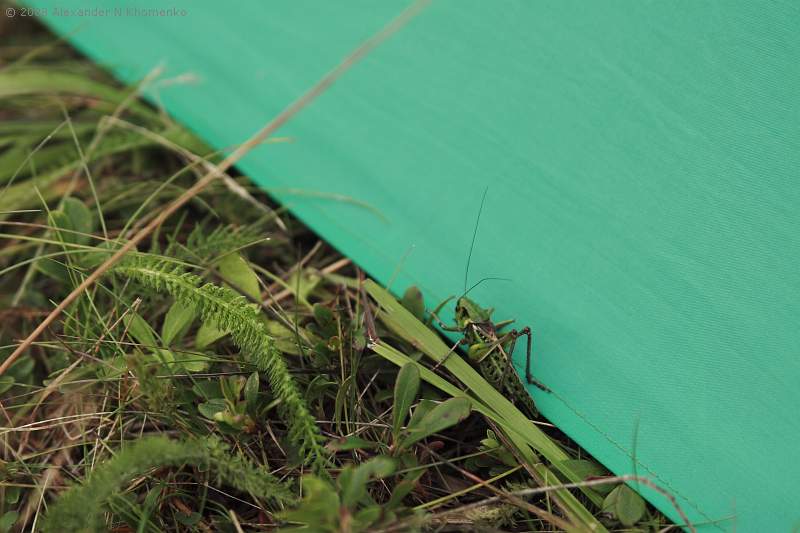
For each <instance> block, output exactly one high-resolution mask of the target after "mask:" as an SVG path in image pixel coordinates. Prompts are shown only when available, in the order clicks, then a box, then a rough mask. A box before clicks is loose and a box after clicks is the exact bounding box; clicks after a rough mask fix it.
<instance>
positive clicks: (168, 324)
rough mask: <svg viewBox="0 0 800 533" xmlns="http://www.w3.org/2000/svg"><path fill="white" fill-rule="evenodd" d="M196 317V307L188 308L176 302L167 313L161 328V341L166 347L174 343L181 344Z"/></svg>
mask: <svg viewBox="0 0 800 533" xmlns="http://www.w3.org/2000/svg"><path fill="white" fill-rule="evenodd" d="M195 315H196V311H195V308H194V306H186V305H184V304H183V303H181V302H177V301H176V302H175V303H173V304H172V306H171V307H170V308H169V311H167V315H166V316H165V317H164V324H163V325H162V326H161V340H162V341H163V342H164V346H170V345H171V344H172V343H173V342H180V340H181V338H182V337H183V336H184V335H185V334H186V330H188V329H189V326H191V325H192V322H193V321H194V318H195Z"/></svg>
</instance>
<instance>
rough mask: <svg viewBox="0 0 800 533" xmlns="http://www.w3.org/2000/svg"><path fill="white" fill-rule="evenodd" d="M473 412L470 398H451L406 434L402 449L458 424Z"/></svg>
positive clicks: (430, 412)
mask: <svg viewBox="0 0 800 533" xmlns="http://www.w3.org/2000/svg"><path fill="white" fill-rule="evenodd" d="M471 410H472V402H470V401H469V399H468V398H463V397H462V398H450V399H449V400H446V401H444V402H442V403H440V404H439V405H437V406H436V407H434V408H433V409H431V410H430V411H429V412H428V413H427V414H426V415H425V416H424V417H422V419H421V420H420V421H419V423H418V424H416V425H415V426H414V427H413V428H410V429H409V430H408V431H407V432H406V437H405V438H404V439H403V440H402V441H401V444H400V447H401V448H407V447H408V446H410V445H412V444H414V443H415V442H417V441H419V440H422V439H424V438H425V437H429V436H431V435H433V434H434V433H438V432H440V431H442V430H445V429H447V428H449V427H452V426H454V425H456V424H458V423H459V422H461V421H462V420H464V419H465V418H467V417H468V416H469V414H470V411H471Z"/></svg>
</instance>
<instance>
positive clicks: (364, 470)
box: [339, 455, 395, 508]
mask: <svg viewBox="0 0 800 533" xmlns="http://www.w3.org/2000/svg"><path fill="white" fill-rule="evenodd" d="M394 469H395V462H394V461H393V460H392V459H390V458H389V457H386V456H384V455H379V456H377V457H373V458H372V459H370V460H369V461H367V462H365V463H361V464H360V465H358V467H356V468H355V470H353V471H352V473H351V474H350V476H345V477H346V479H345V480H344V481H342V478H341V477H340V478H339V480H340V482H342V483H343V484H342V505H345V506H347V507H350V508H353V507H355V506H356V504H358V503H359V502H360V501H361V500H362V499H363V498H365V497H366V495H367V483H368V482H369V481H370V480H371V479H381V478H384V477H386V476H389V475H391V474H392V473H393V472H394Z"/></svg>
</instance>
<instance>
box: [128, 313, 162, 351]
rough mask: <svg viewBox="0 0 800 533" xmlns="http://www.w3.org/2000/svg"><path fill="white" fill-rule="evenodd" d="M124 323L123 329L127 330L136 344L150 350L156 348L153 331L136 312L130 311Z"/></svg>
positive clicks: (156, 343)
mask: <svg viewBox="0 0 800 533" xmlns="http://www.w3.org/2000/svg"><path fill="white" fill-rule="evenodd" d="M124 322H125V327H126V328H128V334H129V335H130V336H131V337H133V339H134V340H135V341H136V342H138V343H139V344H141V345H143V346H145V347H147V348H149V349H151V350H152V349H155V348H157V347H158V342H157V341H156V333H155V331H153V328H151V327H150V324H148V323H147V322H145V320H144V319H143V318H142V317H141V316H139V314H138V313H137V312H136V311H130V312H129V313H128V314H127V315H125V319H124Z"/></svg>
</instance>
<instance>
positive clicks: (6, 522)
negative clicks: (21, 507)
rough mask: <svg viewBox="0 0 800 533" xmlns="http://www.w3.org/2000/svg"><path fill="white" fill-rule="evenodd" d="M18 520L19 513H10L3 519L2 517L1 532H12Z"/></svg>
mask: <svg viewBox="0 0 800 533" xmlns="http://www.w3.org/2000/svg"><path fill="white" fill-rule="evenodd" d="M17 518H19V513H18V512H17V511H8V512H7V513H6V514H4V515H3V516H2V517H0V531H3V532H5V531H11V528H12V527H13V526H14V523H16V521H17Z"/></svg>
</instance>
